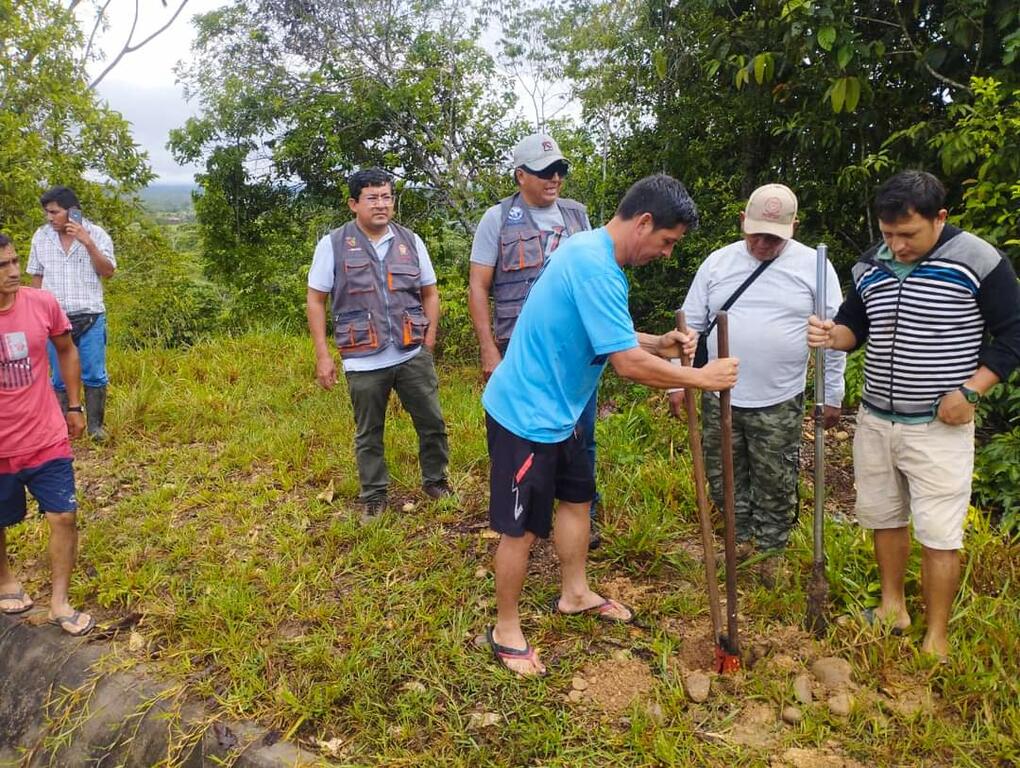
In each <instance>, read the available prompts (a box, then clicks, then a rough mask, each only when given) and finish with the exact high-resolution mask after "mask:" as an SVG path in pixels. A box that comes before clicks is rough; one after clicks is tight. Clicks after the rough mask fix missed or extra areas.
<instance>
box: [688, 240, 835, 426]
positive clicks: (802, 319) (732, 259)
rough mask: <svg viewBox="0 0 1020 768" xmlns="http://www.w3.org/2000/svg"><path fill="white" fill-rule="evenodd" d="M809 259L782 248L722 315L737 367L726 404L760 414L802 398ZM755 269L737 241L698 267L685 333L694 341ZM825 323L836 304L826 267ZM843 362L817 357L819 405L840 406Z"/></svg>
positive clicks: (811, 277) (712, 351) (800, 250)
mask: <svg viewBox="0 0 1020 768" xmlns="http://www.w3.org/2000/svg"><path fill="white" fill-rule="evenodd" d="M815 258H816V257H815V251H814V249H812V248H809V247H808V246H806V245H803V244H802V243H798V242H797V241H796V240H790V241H789V242H788V243H787V244H786V247H785V248H783V250H782V252H781V253H780V254H779V256H777V257H776V261H775V263H774V264H772V265H770V266H769V267H768V268H767V269H766V270H765V271H764V272H762V273H761V274H760V275H758V277H757V279H755V281H754V282H753V283H751V285H750V286H748V288H747V290H746V291H744V292H743V293H742V294H740V298H738V299H737V300H736V302H735V303H734V304H733V306H732V307H730V309H729V310H728V315H729V342H730V354H731V355H733V356H734V357H737V358H739V359H740V374H739V376H738V378H737V385H736V386H735V387H734V388H733V400H732V403H733V405H735V406H738V407H742V408H765V407H767V406H770V405H776V404H778V403H782V402H785V401H786V400H789V399H790V398H792V397H795V396H796V395H799V394H800V393H801V392H803V391H804V385H805V377H806V374H807V362H808V345H807V320H808V317H810V316H811V315H813V314H814V312H815V280H816V276H815V269H816V265H815ZM760 263H761V262H759V261H758V260H757V259H756V258H754V257H753V256H752V255H751V254H750V253H748V251H747V246H746V244H745V243H744V241H743V240H738V241H737V242H735V243H731V244H730V245H727V246H725V247H724V248H720V249H719V250H717V251H714V252H713V253H712V254H710V255H709V257H708V258H707V259H705V261H704V262H703V263H702V264H701V266H700V267H698V273H697V274H696V275H695V276H694V281H693V282H692V283H691V287H690V290H689V291H688V292H687V297H686V298H685V299H684V304H683V310H684V313H685V314H686V316H687V325H688V326H689V327H690V328H692V329H693V330H695V331H697V332H698V333H701V332H702V331H704V330H705V328H706V327H707V326H708V323H709V322H710V321H711V319H712V318H714V317H715V315H716V313H717V312H718V311H719V310H720V309H721V308H722V305H723V304H725V303H726V300H727V299H729V297H730V296H731V295H733V292H734V291H735V290H737V288H739V287H740V285H741V284H742V283H743V282H744V280H746V279H747V278H748V277H749V276H750V275H751V273H752V272H754V270H755V269H757V268H758V265H759V264H760ZM825 289H826V290H825V293H826V316H827V317H830V318H831V317H835V315H836V310H837V309H839V305H840V304H841V303H842V301H843V296H842V293H841V292H840V288H839V278H838V277H837V275H836V270H835V269H833V267H832V264H831V263H830V264H829V265H828V273H827V277H826V281H825ZM716 348H717V347H716V331H715V330H713V331H712V334H711V335H710V336H709V338H708V359H709V360H715V359H716V357H717V355H716ZM845 367H846V355H845V354H844V353H843V352H836V351H834V350H827V351H826V353H825V402H826V404H827V405H839V404H840V403H841V402H842V401H843V370H844V368H845Z"/></svg>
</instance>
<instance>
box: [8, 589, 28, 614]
mask: <svg viewBox="0 0 1020 768" xmlns="http://www.w3.org/2000/svg"><path fill="white" fill-rule="evenodd" d="M4 600H19V601H20V602H21V603H22V606H21V607H20V608H3V609H0V610H2V611H3V613H5V614H6V615H8V616H17V615H18V614H19V613H24V612H25V611H30V610H32V607H33V606H34V605H35V603H33V602H32V598H30V597H29V596H28V594H27V593H26V592H25V590H23V589H19V590H18V591H17V592H4V593H3V594H0V602H3V601H4ZM26 602H27V603H28V604H27V605H25V603H26Z"/></svg>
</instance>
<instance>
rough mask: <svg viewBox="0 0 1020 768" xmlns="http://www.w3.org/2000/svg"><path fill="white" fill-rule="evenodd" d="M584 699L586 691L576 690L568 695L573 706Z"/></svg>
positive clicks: (568, 699)
mask: <svg viewBox="0 0 1020 768" xmlns="http://www.w3.org/2000/svg"><path fill="white" fill-rule="evenodd" d="M583 698H584V691H577V690H574V691H571V692H570V693H568V694H567V701H569V702H570V703H571V704H577V703H578V702H579V701H581V700H582V699H583Z"/></svg>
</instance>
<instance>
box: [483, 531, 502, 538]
mask: <svg viewBox="0 0 1020 768" xmlns="http://www.w3.org/2000/svg"><path fill="white" fill-rule="evenodd" d="M479 535H480V536H481V537H482V538H483V539H498V538H499V534H498V533H496V532H495V531H492V530H485V531H482V532H481V533H480V534H479Z"/></svg>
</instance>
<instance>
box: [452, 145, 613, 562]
mask: <svg viewBox="0 0 1020 768" xmlns="http://www.w3.org/2000/svg"><path fill="white" fill-rule="evenodd" d="M513 163H514V181H515V182H516V183H517V191H516V192H514V193H513V194H512V195H510V196H509V197H505V198H503V199H502V200H500V201H499V203H497V204H496V205H494V206H492V207H491V208H489V209H488V210H487V211H486V212H485V214H484V215H483V216H482V219H481V221H479V222H478V229H477V230H476V231H475V239H474V243H473V244H472V246H471V276H470V288H469V292H468V309H469V311H470V312H471V322H472V323H473V324H474V327H475V335H477V336H478V346H479V351H480V353H481V361H482V376H483V377H484V378H485V380H486V381H488V379H489V377H490V376H491V375H492V372H493V371H494V370H495V369H496V366H497V365H499V363H500V361H501V360H502V359H503V355H504V354H506V348H507V345H508V344H509V343H510V334H511V333H513V329H514V326H515V325H516V324H517V316H518V315H520V313H521V308H522V307H523V306H524V301H525V299H527V297H528V293H529V292H530V291H531V286H532V285H533V284H534V282H535V280H537V279H538V276H539V275H540V274H541V273H542V269H543V268H544V267H545V264H546V262H547V261H548V260H549V258H550V257H551V256H552V253H553V252H554V251H555V250H556V249H557V247H559V245H560V243H562V242H563V241H564V240H565V239H566V238H568V237H570V236H571V235H573V234H576V233H577V232H582V231H585V230H590V229H591V223H590V222H589V221H588V214H587V212H586V210H585V207H584V206H583V205H581V204H580V203H578V202H577V201H575V200H570V199H567V198H564V197H560V191H561V189H562V187H563V180H564V179H565V178H566V176H567V173H568V171H569V170H570V166H569V164H568V163H567V160H566V158H565V157H564V156H563V153H561V152H560V148H559V145H558V144H557V143H556V140H555V139H553V138H552V136H548V135H546V134H542V133H534V134H531V135H530V136H526V137H525V138H524V139H522V140H521V141H520V142H519V143H518V144H517V146H516V147H515V148H514V157H513ZM490 296H491V297H492V322H491V323H490V319H489V297H490ZM596 408H597V404H596V395H592V398H591V401H590V402H589V403H588V405H587V407H586V408H585V409H584V412H583V413H582V414H581V419H580V421H579V422H578V426H580V428H581V433H582V440H583V441H584V444H585V447H586V450H587V451H588V456H589V457H590V460H591V464H592V469H593V470H594V467H595V414H596ZM598 500H599V496H598V493H596V494H595V499H594V501H593V502H592V507H591V519H592V527H591V541H590V542H589V545H590V547H591V548H592V549H595V548H596V547H598V546H599V544H600V543H601V539H600V537H599V533H598V528H597V527H596V526H595V509H596V505H597V503H598Z"/></svg>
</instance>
